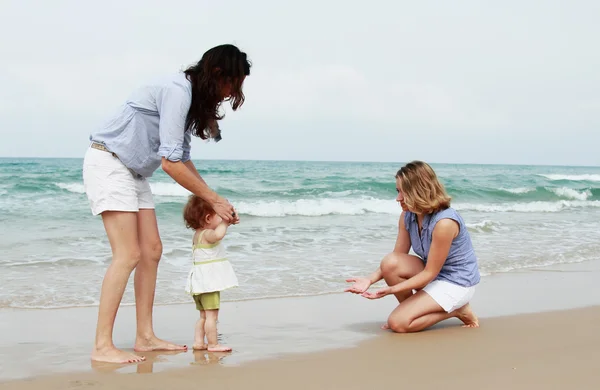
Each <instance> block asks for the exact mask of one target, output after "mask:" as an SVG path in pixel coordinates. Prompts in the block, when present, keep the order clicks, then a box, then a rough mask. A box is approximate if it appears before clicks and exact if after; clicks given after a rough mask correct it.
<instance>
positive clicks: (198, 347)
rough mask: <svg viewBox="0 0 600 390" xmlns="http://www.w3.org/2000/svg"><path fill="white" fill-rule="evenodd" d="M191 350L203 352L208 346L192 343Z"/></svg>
mask: <svg viewBox="0 0 600 390" xmlns="http://www.w3.org/2000/svg"><path fill="white" fill-rule="evenodd" d="M192 348H193V349H194V351H204V350H205V349H207V348H208V345H206V344H204V343H194V345H193V346H192Z"/></svg>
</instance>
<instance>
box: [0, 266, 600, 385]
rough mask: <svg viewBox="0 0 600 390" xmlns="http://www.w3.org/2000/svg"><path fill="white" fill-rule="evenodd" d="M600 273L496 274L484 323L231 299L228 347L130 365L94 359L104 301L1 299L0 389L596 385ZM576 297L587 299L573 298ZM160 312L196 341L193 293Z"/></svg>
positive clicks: (127, 328) (374, 305)
mask: <svg viewBox="0 0 600 390" xmlns="http://www.w3.org/2000/svg"><path fill="white" fill-rule="evenodd" d="M599 276H600V262H587V263H580V264H571V265H563V266H553V267H550V268H539V269H532V270H524V271H521V272H511V273H505V274H497V275H492V276H488V277H485V278H484V280H483V281H482V283H481V285H480V286H479V287H478V291H477V293H476V297H475V299H474V301H473V308H474V310H475V311H476V312H477V314H479V316H480V317H481V323H482V327H481V328H479V329H463V328H461V327H460V326H458V325H459V322H458V321H457V320H449V321H446V322H444V323H442V324H439V325H438V326H436V327H434V328H433V329H432V330H429V331H425V332H422V333H419V334H412V335H397V334H392V333H389V332H383V331H381V330H380V329H379V325H380V324H381V323H382V322H383V321H384V320H385V319H386V317H387V314H388V313H389V311H390V310H391V309H392V308H393V307H394V306H395V305H394V301H393V299H383V300H378V301H369V300H366V299H364V298H360V297H357V296H354V295H345V294H333V295H325V296H318V297H305V298H284V299H270V300H257V301H244V302H229V303H225V304H224V305H223V310H222V316H221V324H220V332H221V333H222V334H223V340H222V341H223V342H224V343H226V344H229V345H231V346H233V347H234V352H233V353H232V354H211V353H193V352H187V353H177V354H164V353H154V354H147V358H148V361H147V362H145V363H142V364H138V365H128V366H114V365H110V366H107V365H102V364H94V365H92V364H91V363H90V361H89V352H90V348H91V341H92V339H93V332H94V326H95V320H96V317H95V314H96V310H97V309H96V308H73V309H60V310H8V309H5V310H1V311H0V380H2V381H5V382H3V383H0V389H5V388H6V389H15V390H18V389H28V390H33V389H67V388H81V387H88V386H93V387H94V388H106V389H113V388H114V389H116V388H122V389H137V388H144V389H154V388H156V389H159V388H160V389H163V388H173V389H188V388H190V389H191V388H197V387H198V386H199V385H202V386H205V385H206V386H208V385H210V386H213V387H215V388H219V387H221V388H227V387H231V388H237V387H238V386H239V387H242V386H243V387H244V388H262V389H271V388H273V389H274V388H286V389H294V388H306V387H308V388H323V389H335V388H344V389H349V388H366V387H382V386H390V385H393V386H418V387H419V388H429V387H428V386H436V385H441V384H443V383H446V382H444V381H448V386H450V387H449V388H454V387H456V388H459V387H462V388H464V387H469V388H482V389H488V388H490V389H492V388H545V389H546V388H578V389H586V388H596V386H597V384H598V383H600V374H597V370H596V369H595V367H596V366H597V362H598V361H600V359H599V357H600V356H599V352H598V351H600V332H598V329H599V326H600V325H598V324H599V320H600V308H598V307H595V306H593V305H600V287H599V284H598V283H597V280H598V277H599ZM587 306H591V307H587ZM582 307H583V308H582ZM572 308H582V309H574V310H570V311H564V310H567V309H572ZM549 310H553V311H552V312H547V311H549ZM560 310H562V311H560ZM540 312H546V313H540ZM522 313H534V314H525V315H523V314H522ZM519 314H520V315H519ZM155 316H156V330H157V333H158V335H159V336H160V337H164V338H167V339H169V340H171V341H174V342H178V343H183V344H188V345H190V344H191V343H192V337H193V325H194V321H195V319H196V316H197V312H195V311H194V308H193V304H190V305H172V306H159V307H157V308H156V309H155ZM134 323H135V322H134V309H133V307H124V308H123V309H122V310H121V311H120V313H119V317H118V320H117V328H116V332H115V340H116V343H117V345H118V346H120V347H128V346H129V347H130V346H131V345H132V344H133V338H134V333H133V332H134ZM150 372H152V373H154V374H153V375H135V373H150ZM107 373H110V374H109V375H107ZM119 374H126V375H119ZM129 374H133V375H129ZM219 384H220V385H221V386H218V385H219ZM474 385H475V386H474ZM538 386H539V387H538ZM565 386H567V387H565Z"/></svg>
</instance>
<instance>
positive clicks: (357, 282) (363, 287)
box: [344, 278, 371, 294]
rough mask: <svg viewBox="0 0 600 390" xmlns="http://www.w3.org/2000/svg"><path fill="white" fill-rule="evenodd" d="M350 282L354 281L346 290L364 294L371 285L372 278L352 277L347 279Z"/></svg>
mask: <svg viewBox="0 0 600 390" xmlns="http://www.w3.org/2000/svg"><path fill="white" fill-rule="evenodd" d="M346 282H348V283H354V284H353V285H352V286H350V287H348V288H347V289H345V290H344V292H351V293H353V294H362V293H364V292H365V291H367V290H368V289H369V287H371V280H370V279H367V278H350V279H346Z"/></svg>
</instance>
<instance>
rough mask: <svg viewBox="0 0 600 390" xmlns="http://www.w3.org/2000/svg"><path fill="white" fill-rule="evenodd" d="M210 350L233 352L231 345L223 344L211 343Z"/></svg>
mask: <svg viewBox="0 0 600 390" xmlns="http://www.w3.org/2000/svg"><path fill="white" fill-rule="evenodd" d="M208 352H231V347H226V346H224V345H221V344H216V345H212V346H211V345H209V346H208Z"/></svg>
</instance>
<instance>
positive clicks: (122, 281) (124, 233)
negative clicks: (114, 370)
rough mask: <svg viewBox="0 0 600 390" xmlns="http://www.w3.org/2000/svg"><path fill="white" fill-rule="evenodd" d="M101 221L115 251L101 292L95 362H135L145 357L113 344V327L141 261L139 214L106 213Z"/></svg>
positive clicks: (93, 353) (93, 358)
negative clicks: (125, 293)
mask: <svg viewBox="0 0 600 390" xmlns="http://www.w3.org/2000/svg"><path fill="white" fill-rule="evenodd" d="M102 221H103V222H104V228H105V230H106V234H107V236H108V240H109V242H110V247H111V249H112V255H113V258H112V262H111V263H110V266H109V267H108V270H107V271H106V275H105V276H104V281H103V282H102V290H101V292H100V307H99V308H98V323H97V327H96V343H95V346H94V350H93V352H92V360H96V361H101V362H110V363H135V362H140V361H142V360H144V358H143V357H141V356H137V355H134V354H131V353H127V352H124V351H121V350H119V349H117V348H116V347H115V345H114V344H113V338H112V336H113V328H114V325H115V318H116V316H117V310H118V309H119V305H120V303H121V299H122V298H123V293H124V292H125V287H126V286H127V281H128V280H129V276H130V275H131V271H132V270H133V269H134V268H135V267H136V265H137V264H138V262H139V261H140V258H141V253H140V248H139V244H138V231H137V215H136V213H133V212H122V211H105V212H103V213H102Z"/></svg>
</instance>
